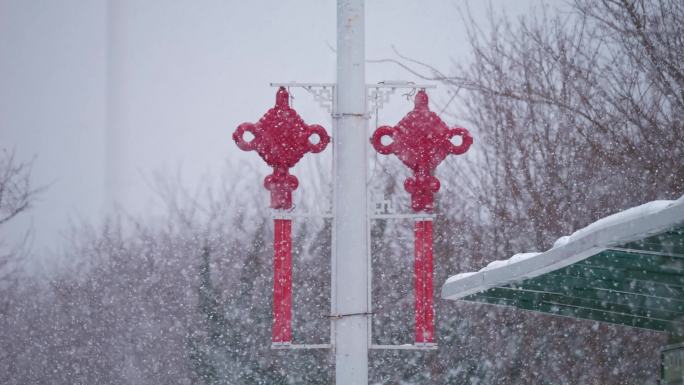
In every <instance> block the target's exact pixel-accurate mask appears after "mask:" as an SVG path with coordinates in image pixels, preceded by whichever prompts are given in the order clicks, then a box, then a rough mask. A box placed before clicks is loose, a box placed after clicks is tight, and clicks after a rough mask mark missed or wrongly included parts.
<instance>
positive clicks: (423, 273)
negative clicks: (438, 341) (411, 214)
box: [413, 221, 435, 343]
mask: <svg viewBox="0 0 684 385" xmlns="http://www.w3.org/2000/svg"><path fill="white" fill-rule="evenodd" d="M414 230H415V261H414V274H413V281H414V291H415V298H416V303H415V317H416V329H415V333H416V343H433V342H434V335H435V326H434V317H435V312H434V308H433V298H432V265H433V262H432V221H416V223H415V229H414Z"/></svg>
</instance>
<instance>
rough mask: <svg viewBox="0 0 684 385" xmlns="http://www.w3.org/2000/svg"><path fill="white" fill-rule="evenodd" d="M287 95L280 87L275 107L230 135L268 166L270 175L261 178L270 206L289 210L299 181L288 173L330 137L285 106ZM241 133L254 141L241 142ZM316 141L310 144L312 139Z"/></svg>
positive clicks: (319, 148)
mask: <svg viewBox="0 0 684 385" xmlns="http://www.w3.org/2000/svg"><path fill="white" fill-rule="evenodd" d="M289 98H290V95H289V94H288V92H287V91H286V90H285V88H284V87H280V89H278V92H277V93H276V104H275V107H273V108H271V109H270V110H268V111H267V112H266V114H264V116H263V117H262V118H261V119H259V121H258V122H257V123H242V124H240V125H239V126H238V128H237V130H235V132H234V133H233V140H235V143H236V144H237V146H238V147H239V148H240V149H241V150H243V151H252V150H254V151H256V152H257V153H258V154H259V156H261V158H262V159H263V160H264V161H265V162H266V163H267V164H268V165H269V166H271V167H273V173H272V174H271V175H268V176H267V177H266V178H265V179H264V187H266V189H267V190H269V191H270V192H271V207H272V208H274V209H289V208H292V191H294V190H296V189H297V186H298V185H299V181H298V180H297V178H296V177H295V176H294V175H291V174H290V173H289V169H290V167H293V166H294V165H295V164H296V163H297V162H298V161H299V160H300V159H302V157H303V156H304V154H306V153H307V152H311V153H318V152H321V151H323V150H324V149H325V147H326V146H327V145H328V143H330V136H328V133H327V132H326V131H325V129H324V128H323V127H322V126H320V125H318V124H312V125H307V124H306V123H304V120H302V118H301V117H300V116H299V114H297V111H295V110H294V109H293V108H291V107H290V105H289ZM245 132H249V133H251V134H252V135H253V136H254V138H253V139H252V140H250V141H247V140H245V138H244V134H245ZM314 135H315V136H318V142H317V143H313V142H311V137H312V136H314Z"/></svg>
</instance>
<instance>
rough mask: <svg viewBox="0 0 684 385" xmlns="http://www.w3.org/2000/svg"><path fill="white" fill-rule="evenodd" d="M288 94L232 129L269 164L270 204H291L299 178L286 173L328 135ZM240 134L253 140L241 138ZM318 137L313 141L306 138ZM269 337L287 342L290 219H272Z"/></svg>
mask: <svg viewBox="0 0 684 385" xmlns="http://www.w3.org/2000/svg"><path fill="white" fill-rule="evenodd" d="M289 99H290V95H289V94H288V93H287V91H286V90H285V88H283V87H280V89H278V92H277V94H276V105H275V107H273V108H271V109H270V110H268V111H267V112H266V114H264V116H263V117H262V118H261V119H259V121H258V122H257V123H242V124H241V125H239V126H238V128H237V130H235V132H234V133H233V140H235V143H236V144H237V145H238V147H239V148H240V149H241V150H244V151H252V150H254V151H256V152H257V153H258V154H259V156H261V158H262V159H263V160H264V161H265V162H266V163H267V164H268V165H269V166H271V167H273V173H272V174H271V175H268V176H267V177H266V178H265V179H264V186H265V187H266V189H267V190H268V191H270V192H271V207H272V208H274V209H278V210H282V209H290V208H292V191H294V190H295V189H297V186H298V185H299V181H298V180H297V178H296V177H295V176H294V175H291V174H290V172H289V169H290V167H293V166H294V165H295V164H296V163H297V162H298V161H299V160H300V159H302V157H303V156H304V154H306V153H307V152H311V153H317V152H321V151H323V150H324V149H325V147H326V146H327V145H328V143H330V136H328V133H327V132H326V131H325V129H324V128H323V127H322V126H319V125H317V124H313V125H307V124H306V123H304V121H303V120H302V118H301V117H299V114H297V111H295V110H294V109H292V108H290V106H289ZM245 132H249V133H251V134H252V135H253V136H254V138H253V139H252V140H250V141H247V140H245V138H244V135H245ZM312 136H318V142H317V143H313V142H311V137H312ZM273 249H274V257H273V330H272V332H273V335H272V342H274V343H286V344H287V343H291V341H292V221H291V220H290V219H281V218H279V219H275V220H274V240H273Z"/></svg>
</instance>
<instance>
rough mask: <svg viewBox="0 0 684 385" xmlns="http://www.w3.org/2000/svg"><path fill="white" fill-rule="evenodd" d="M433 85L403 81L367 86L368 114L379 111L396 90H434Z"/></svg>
mask: <svg viewBox="0 0 684 385" xmlns="http://www.w3.org/2000/svg"><path fill="white" fill-rule="evenodd" d="M435 87H436V86H435V85H433V84H415V83H413V82H404V81H384V82H380V83H378V84H367V85H366V88H367V89H368V100H369V102H370V109H369V112H370V114H373V113H376V112H377V111H378V110H381V109H382V108H383V107H384V106H385V103H388V102H389V101H390V98H391V97H392V95H394V94H395V93H396V92H397V90H413V91H415V90H418V89H428V88H435Z"/></svg>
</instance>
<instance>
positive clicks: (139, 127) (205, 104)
mask: <svg viewBox="0 0 684 385" xmlns="http://www.w3.org/2000/svg"><path fill="white" fill-rule="evenodd" d="M533 3H534V4H536V1H533V0H518V1H504V0H493V1H492V5H493V7H494V8H495V9H496V10H503V9H505V10H506V11H507V12H509V13H510V14H522V13H525V12H527V11H528V10H529V7H530V5H531V4H533ZM464 4H465V3H464V2H462V1H425V0H422V1H421V0H403V1H398V0H394V1H393V0H369V1H368V2H367V8H366V57H367V58H368V59H377V58H389V57H394V54H393V52H392V49H391V47H392V45H394V46H396V47H397V49H399V50H400V52H402V53H403V54H405V55H407V56H411V57H414V58H416V59H419V60H422V61H425V62H429V63H431V64H433V65H435V66H436V67H438V68H442V69H445V70H448V69H449V67H450V62H451V60H452V59H455V60H458V59H459V58H460V57H463V56H464V55H466V53H467V42H466V41H465V36H464V30H463V28H462V27H461V19H460V16H459V14H458V10H457V7H464ZM471 8H472V9H473V14H474V16H475V18H476V19H478V20H484V18H485V17H486V15H485V8H486V2H484V1H481V2H480V1H477V2H475V1H473V2H471ZM335 12H336V5H335V2H334V1H332V0H330V1H322V0H296V1H295V0H289V1H283V0H280V1H276V0H271V1H240V2H237V1H227V0H222V1H219V0H202V1H189V0H188V1H178V0H174V1H171V0H145V1H140V0H110V1H109V2H108V1H105V0H60V1H50V0H0V85H1V87H0V147H5V148H10V149H15V150H16V152H17V154H18V155H19V156H20V157H21V158H22V159H30V158H32V157H35V169H34V175H33V177H34V182H35V184H36V185H49V186H48V189H47V191H46V192H45V193H43V194H42V195H41V197H40V199H39V201H38V202H36V204H35V207H34V208H33V210H32V211H31V212H30V213H29V214H28V215H26V216H24V217H23V218H22V219H21V220H18V221H16V222H15V223H14V224H12V225H11V227H8V228H3V231H6V232H7V233H6V234H10V237H16V235H17V234H18V233H20V232H21V231H24V230H25V229H26V228H27V227H28V226H31V225H32V226H33V229H34V235H35V239H34V251H37V252H39V253H43V252H44V251H48V250H55V249H56V245H59V244H60V242H61V238H62V236H63V235H62V234H63V232H64V230H65V229H66V228H67V227H68V224H69V221H76V222H78V221H80V220H87V221H94V222H97V221H98V220H99V218H101V216H102V214H103V213H105V212H106V211H107V209H108V208H109V207H111V204H110V203H111V201H112V200H115V201H117V202H119V203H121V204H123V205H124V206H125V207H127V208H128V211H130V212H133V213H138V212H144V211H145V210H148V209H149V207H150V205H149V202H150V198H151V196H152V194H151V192H150V188H149V186H147V185H146V183H145V181H144V179H145V178H150V175H151V174H152V172H154V171H155V170H165V171H166V172H169V173H175V172H176V170H181V172H182V174H183V175H184V177H185V181H186V183H188V184H190V185H192V184H193V183H196V181H197V180H198V179H199V178H200V177H201V176H203V175H207V174H209V175H214V176H215V175H218V174H219V172H220V171H221V170H222V169H223V168H224V167H225V164H226V159H229V158H230V159H235V160H244V161H247V162H251V163H255V164H259V165H261V164H262V160H261V159H259V158H258V157H257V155H256V154H254V153H242V152H240V151H239V150H238V149H237V148H236V147H235V145H234V143H233V142H232V140H231V134H232V132H233V130H234V129H235V128H236V127H237V125H238V124H239V123H242V122H244V121H250V122H254V121H256V120H258V119H259V118H260V117H261V115H262V114H263V113H264V112H265V111H266V110H267V109H268V108H270V107H271V106H272V105H273V102H274V95H275V89H273V88H270V87H269V86H268V84H269V82H283V81H299V82H334V81H335V54H334V52H333V49H334V45H335V41H336V38H335V31H336V26H335V21H336V18H335ZM483 22H484V21H483ZM366 78H367V82H368V83H376V82H378V81H381V80H414V81H415V80H416V79H413V78H412V77H411V76H409V74H407V73H406V72H405V71H403V70H401V69H399V68H398V67H396V66H393V65H391V64H369V65H368V66H367V75H366ZM431 94H432V95H433V99H436V100H439V99H442V100H444V98H445V95H444V90H441V91H440V90H438V91H434V92H432V93H431ZM294 95H295V97H297V99H295V108H297V110H298V111H299V112H300V114H301V115H302V116H303V118H304V119H305V120H306V121H307V122H310V123H321V124H323V125H324V126H326V127H328V128H329V119H328V118H326V116H325V115H324V113H323V111H322V110H320V109H318V107H317V106H316V104H315V103H314V102H313V101H312V100H311V99H310V98H309V97H308V96H306V94H304V93H302V92H301V91H300V92H296V91H295V93H294ZM411 107H412V105H411V103H408V102H406V101H405V100H404V99H402V98H400V97H396V98H394V99H393V103H392V105H391V106H389V107H388V108H387V111H384V114H383V115H381V118H382V119H383V122H381V123H386V124H393V123H396V120H397V119H398V118H400V117H401V116H402V115H403V114H404V113H405V112H406V111H408V110H409V109H410V108H411ZM447 123H450V124H454V123H458V122H453V121H447ZM326 151H328V150H326ZM108 154H109V155H108ZM108 164H109V166H108ZM263 170H264V175H265V174H266V173H267V169H266V168H263ZM237 172H238V171H237V170H236V173H237ZM106 186H110V187H106ZM263 193H264V202H265V204H267V193H266V191H263ZM2 237H3V238H4V237H5V235H2Z"/></svg>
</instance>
